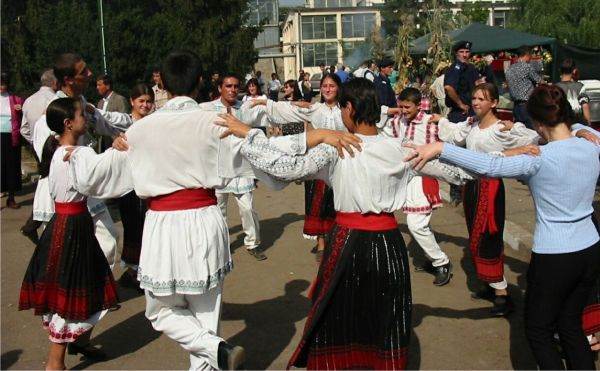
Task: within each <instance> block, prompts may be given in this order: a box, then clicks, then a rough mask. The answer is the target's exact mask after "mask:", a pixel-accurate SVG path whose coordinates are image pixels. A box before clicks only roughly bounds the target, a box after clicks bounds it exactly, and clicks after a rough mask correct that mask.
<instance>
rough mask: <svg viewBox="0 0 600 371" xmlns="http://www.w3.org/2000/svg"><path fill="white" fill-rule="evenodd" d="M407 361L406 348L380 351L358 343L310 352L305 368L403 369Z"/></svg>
mask: <svg viewBox="0 0 600 371" xmlns="http://www.w3.org/2000/svg"><path fill="white" fill-rule="evenodd" d="M407 361H408V348H400V349H395V350H393V351H381V350H379V349H376V348H375V347H370V346H364V345H359V344H350V345H346V346H338V347H335V346H332V347H329V348H325V349H320V350H318V351H314V352H310V354H309V355H308V360H307V364H306V369H307V370H316V369H319V368H323V365H328V367H327V368H328V369H335V370H338V369H344V370H348V369H375V370H404V369H406V363H407Z"/></svg>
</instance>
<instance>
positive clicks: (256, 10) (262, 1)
mask: <svg viewBox="0 0 600 371" xmlns="http://www.w3.org/2000/svg"><path fill="white" fill-rule="evenodd" d="M276 1H277V0H251V1H250V3H249V7H248V9H249V13H250V14H249V17H248V23H249V24H251V25H253V26H258V25H259V24H260V23H261V22H265V24H277V21H278V19H277V18H278V17H279V15H278V5H277V3H276Z"/></svg>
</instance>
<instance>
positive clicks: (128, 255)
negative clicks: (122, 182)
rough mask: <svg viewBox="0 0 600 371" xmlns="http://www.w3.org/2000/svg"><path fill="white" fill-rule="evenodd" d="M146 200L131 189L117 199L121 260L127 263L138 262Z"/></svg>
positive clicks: (133, 263)
mask: <svg viewBox="0 0 600 371" xmlns="http://www.w3.org/2000/svg"><path fill="white" fill-rule="evenodd" d="M147 210H148V208H147V206H146V201H145V200H142V199H140V198H139V197H138V196H137V195H136V194H135V191H131V192H129V193H128V194H126V195H125V196H123V197H121V198H120V199H119V212H120V213H121V222H123V252H122V253H121V260H122V261H123V262H125V263H126V264H129V265H139V264H140V253H141V252H142V234H143V231H144V220H145V219H146V211H147Z"/></svg>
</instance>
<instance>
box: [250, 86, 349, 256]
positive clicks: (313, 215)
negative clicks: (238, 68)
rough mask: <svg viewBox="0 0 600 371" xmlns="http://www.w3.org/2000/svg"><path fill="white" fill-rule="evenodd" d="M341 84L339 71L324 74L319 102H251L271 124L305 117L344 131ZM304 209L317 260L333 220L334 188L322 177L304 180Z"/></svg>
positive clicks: (305, 231)
mask: <svg viewBox="0 0 600 371" xmlns="http://www.w3.org/2000/svg"><path fill="white" fill-rule="evenodd" d="M341 87H342V82H341V80H340V78H339V76H338V75H336V74H325V76H324V77H323V78H322V79H321V88H320V89H321V102H320V103H314V104H309V103H306V102H304V103H301V102H274V101H272V100H268V101H260V100H257V101H254V103H253V104H254V105H257V104H265V105H266V113H267V116H268V118H269V120H270V121H271V123H272V124H274V125H281V124H288V123H293V122H306V121H308V122H310V123H311V125H312V126H313V127H314V128H322V129H330V130H342V131H346V128H345V126H344V124H343V122H342V115H341V111H340V107H339V103H338V99H339V92H340V90H341ZM304 211H305V217H304V229H303V234H304V237H305V238H308V239H316V240H317V246H315V247H316V249H313V252H317V260H319V259H320V258H321V256H322V251H323V249H324V248H325V238H324V236H325V235H327V234H328V233H329V232H330V231H331V228H332V227H333V224H334V221H335V209H334V207H333V191H332V190H331V188H330V187H329V186H328V185H327V184H326V183H325V182H324V181H323V180H320V179H316V180H306V181H305V182H304Z"/></svg>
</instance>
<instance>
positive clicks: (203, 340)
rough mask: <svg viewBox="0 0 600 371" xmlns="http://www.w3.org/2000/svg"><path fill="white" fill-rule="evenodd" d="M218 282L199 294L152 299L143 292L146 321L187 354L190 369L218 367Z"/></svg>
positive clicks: (150, 294) (219, 339)
mask: <svg viewBox="0 0 600 371" xmlns="http://www.w3.org/2000/svg"><path fill="white" fill-rule="evenodd" d="M221 291H222V283H221V284H219V285H218V286H217V287H215V288H213V289H211V290H210V291H208V292H207V293H205V294H202V295H183V294H175V295H169V296H155V295H154V294H153V293H152V292H150V291H149V290H146V318H148V319H149V320H150V323H151V324H152V327H153V328H154V329H155V330H156V331H161V332H163V333H164V334H165V335H167V336H168V337H170V338H171V339H173V340H175V341H176V342H178V343H179V345H181V347H182V348H183V349H185V350H186V351H188V352H190V370H214V369H218V368H219V364H218V359H217V357H218V351H219V343H220V342H222V341H223V339H222V338H220V337H219V336H218V333H219V319H220V316H221Z"/></svg>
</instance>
